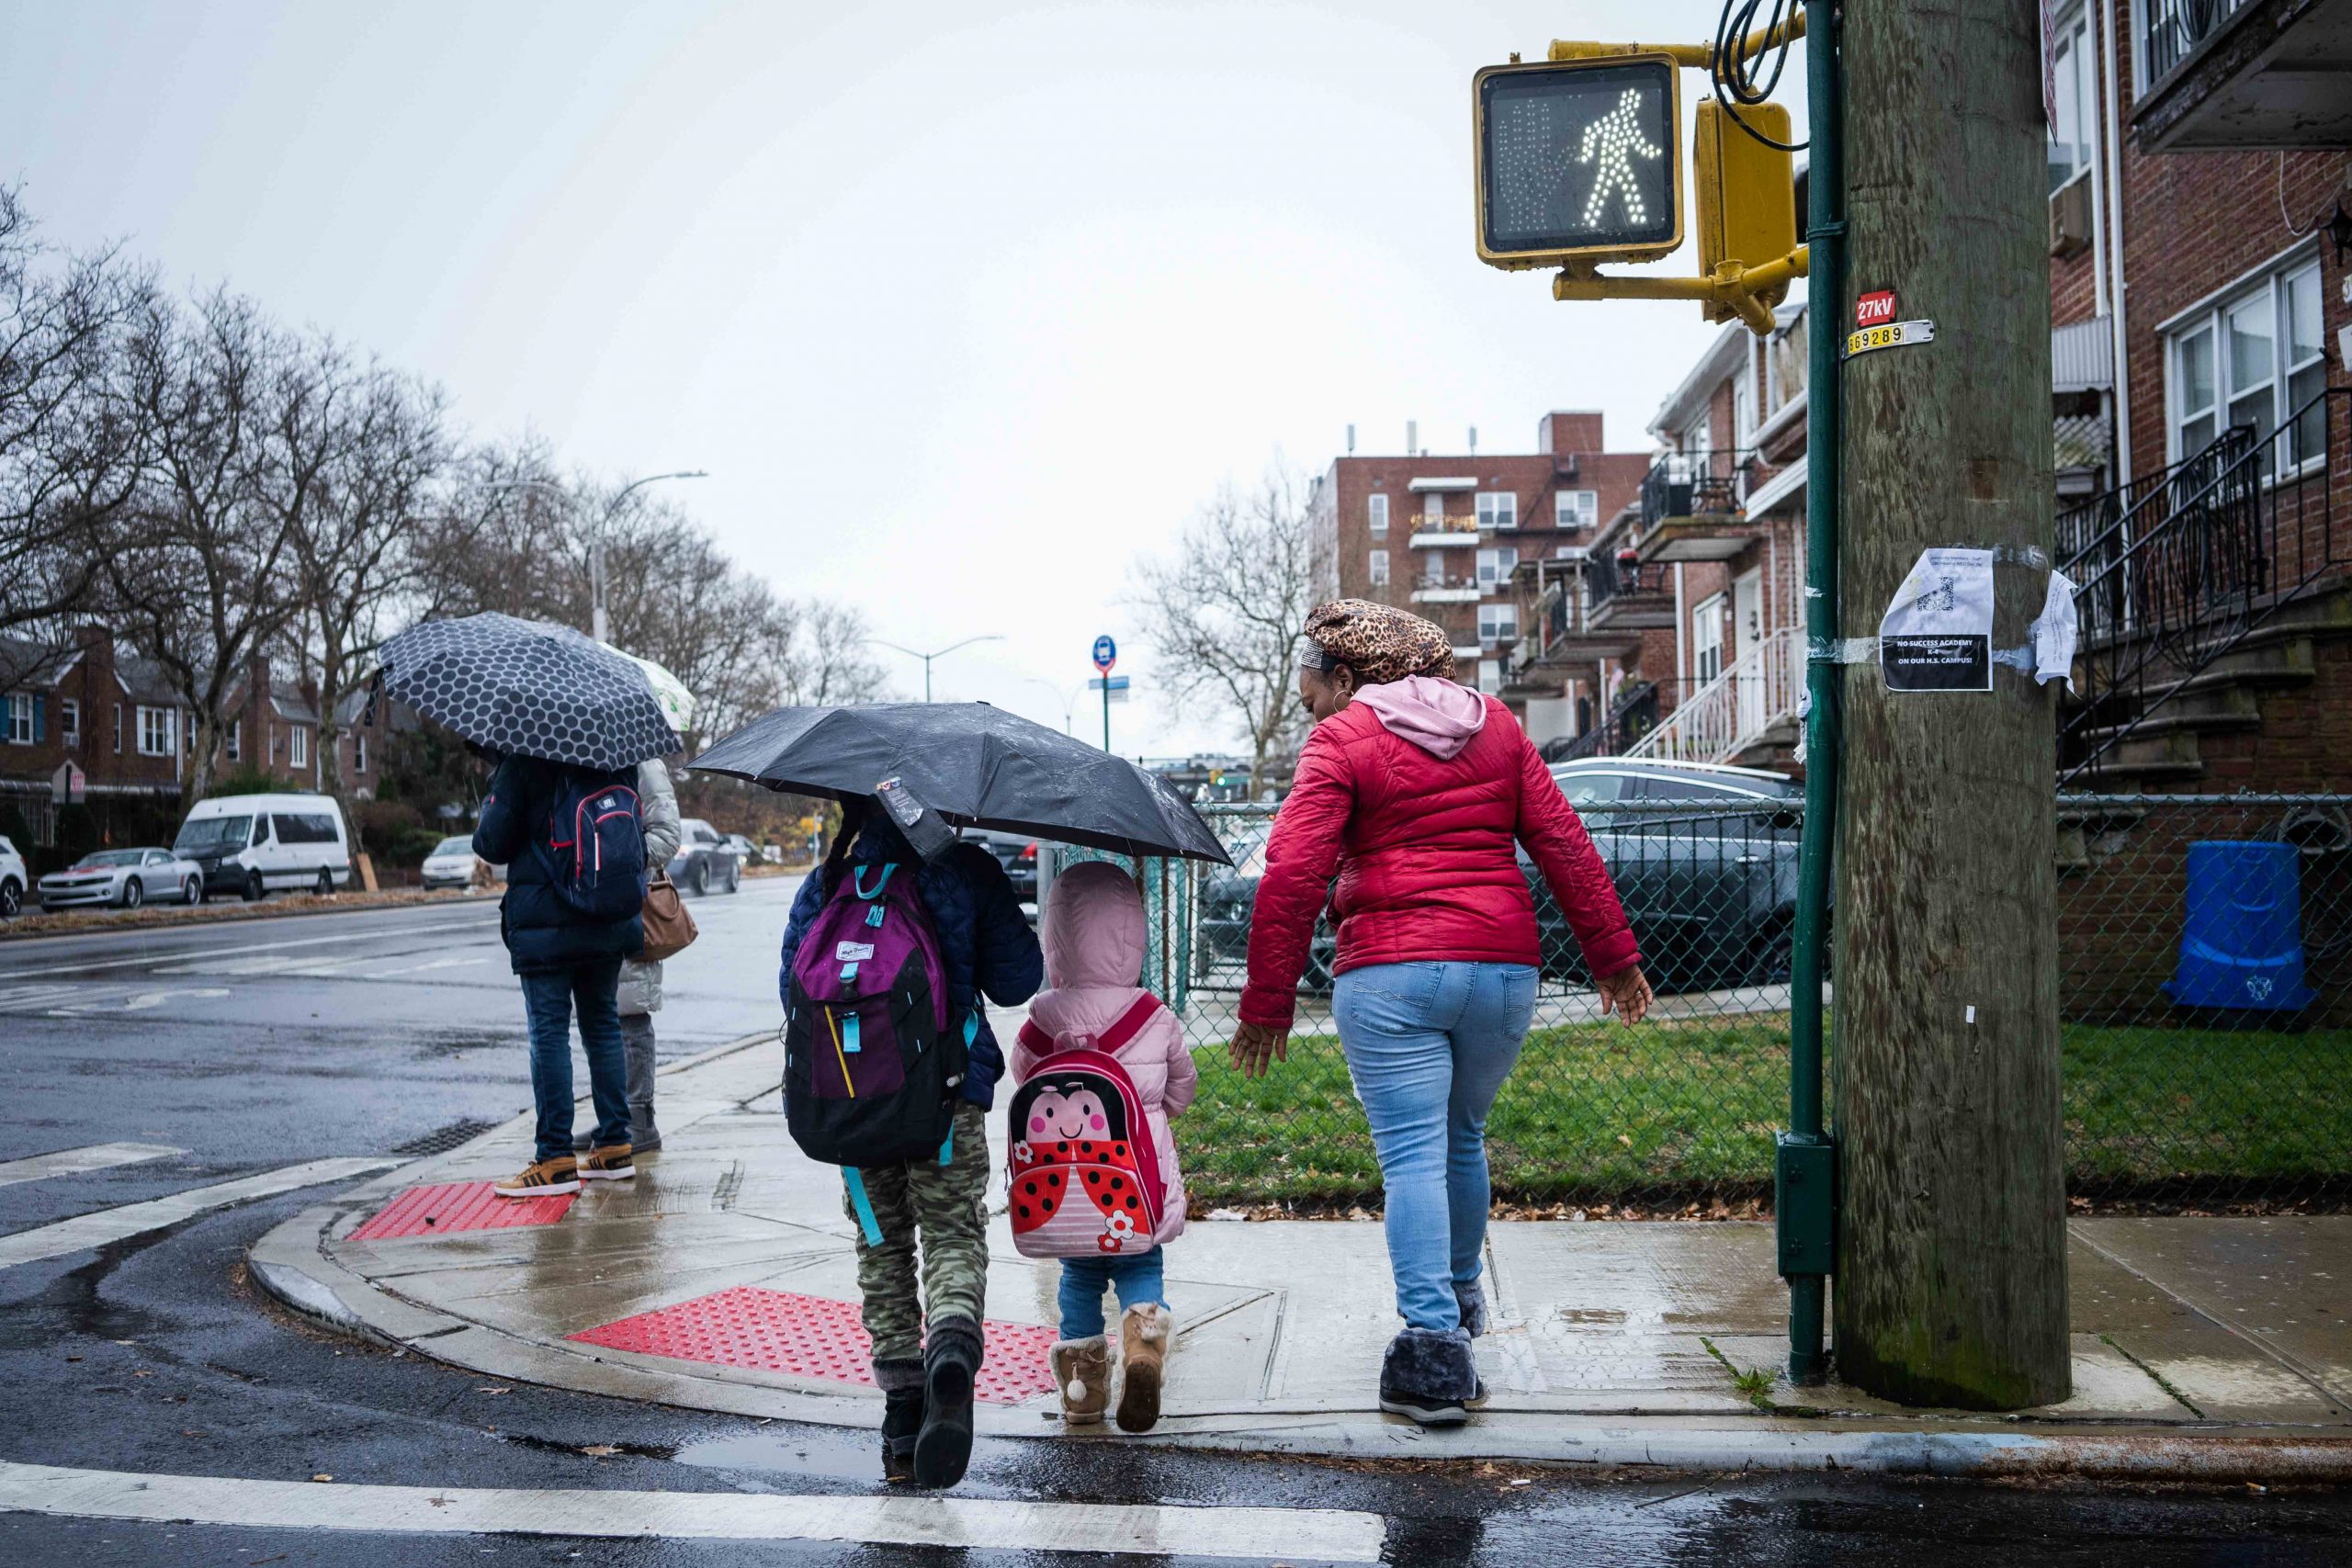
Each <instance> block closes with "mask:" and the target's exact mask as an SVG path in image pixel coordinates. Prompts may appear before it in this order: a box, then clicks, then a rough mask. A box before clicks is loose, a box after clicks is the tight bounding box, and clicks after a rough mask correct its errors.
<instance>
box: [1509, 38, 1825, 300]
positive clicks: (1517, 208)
mask: <svg viewBox="0 0 2352 1568" xmlns="http://www.w3.org/2000/svg"><path fill="white" fill-rule="evenodd" d="M1472 96H1473V98H1474V99H1475V101H1476V122H1477V123H1476V160H1477V181H1476V184H1477V198H1478V259H1479V260H1481V261H1483V262H1485V263H1487V265H1489V266H1499V267H1510V268H1514V269H1516V268H1524V267H1538V266H1565V265H1569V264H1570V263H1575V264H1577V265H1580V266H1586V267H1589V266H1592V265H1597V264H1599V263H1601V262H1644V261H1656V260H1657V258H1658V257H1660V256H1663V255H1665V254H1668V252H1670V251H1672V250H1673V249H1674V248H1675V247H1676V246H1678V245H1679V244H1680V243H1682V176H1681V168H1680V160H1679V158H1678V157H1677V156H1676V153H1677V151H1678V143H1679V141H1680V138H1679V136H1678V135H1677V134H1676V131H1677V129H1678V128H1679V126H1680V124H1681V107H1682V106H1681V83H1680V78H1679V72H1678V70H1677V67H1676V64H1675V60H1674V57H1673V56H1672V55H1670V54H1668V53H1665V52H1657V53H1630V54H1620V55H1613V56H1610V57H1606V58H1601V59H1593V60H1576V61H1565V62H1537V63H1534V64H1528V65H1489V66H1487V68H1486V69H1484V70H1482V71H1480V72H1479V73H1477V74H1476V76H1475V77H1474V78H1472ZM1781 119H1782V123H1783V124H1784V125H1785V123H1786V121H1787V116H1786V114H1785V113H1784V114H1783V115H1782V117H1781ZM1733 134H1734V135H1737V134H1738V132H1737V130H1736V129H1735V130H1733ZM1783 165H1784V167H1785V159H1784V160H1783ZM1785 248H1786V247H1783V249H1785ZM1775 254H1778V253H1775ZM1759 259H1760V258H1759Z"/></svg>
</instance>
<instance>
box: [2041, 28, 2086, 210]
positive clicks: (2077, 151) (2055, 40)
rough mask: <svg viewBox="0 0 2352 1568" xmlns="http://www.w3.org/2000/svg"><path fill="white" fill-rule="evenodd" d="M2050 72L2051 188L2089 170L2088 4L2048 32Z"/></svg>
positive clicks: (2052, 189)
mask: <svg viewBox="0 0 2352 1568" xmlns="http://www.w3.org/2000/svg"><path fill="white" fill-rule="evenodd" d="M2050 72H2051V83H2052V86H2054V87H2055V88H2056V89H2057V96H2056V97H2055V98H2053V99H2052V107H2053V108H2054V109H2055V111H2056V118H2054V119H2052V121H2051V125H2050V189H2051V193H2052V195H2055V194H2056V193H2057V191H2058V189H2059V187H2060V186H2068V185H2072V184H2073V183H2074V182H2075V180H2076V179H2078V178H2079V177H2081V176H2082V175H2087V174H2089V173H2090V172H2091V161H2092V158H2093V155H2094V149H2095V148H2096V146H2097V142H2096V141H2094V140H2093V134H2094V130H2095V128H2096V127H2097V125H2098V89H2097V87H2096V86H2094V85H2093V83H2094V81H2095V80H2096V79H2095V78H2094V77H2093V75H2092V73H2091V28H2090V8H2089V7H2088V6H2083V7H2081V8H2080V9H2078V10H2076V11H2075V14H2074V15H2073V16H2071V17H2066V18H2065V19H2064V20H2063V21H2061V22H2059V23H2058V24H2057V25H2056V26H2055V27H2053V28H2051V31H2050Z"/></svg>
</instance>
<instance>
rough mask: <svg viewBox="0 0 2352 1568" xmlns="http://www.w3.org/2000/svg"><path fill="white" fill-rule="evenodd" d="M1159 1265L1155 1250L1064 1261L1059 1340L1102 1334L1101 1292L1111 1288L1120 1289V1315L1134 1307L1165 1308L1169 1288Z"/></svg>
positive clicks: (1156, 1250)
mask: <svg viewBox="0 0 2352 1568" xmlns="http://www.w3.org/2000/svg"><path fill="white" fill-rule="evenodd" d="M1160 1262H1161V1260H1160V1254H1159V1248H1158V1247H1153V1248H1152V1249H1151V1250H1150V1251H1149V1252H1127V1253H1107V1254H1105V1255H1104V1256H1103V1257H1101V1258H1063V1259H1062V1298H1061V1307H1062V1337H1063V1338H1065V1339H1091V1338H1093V1337H1095V1336H1096V1335H1098V1334H1100V1333H1102V1332H1103V1291H1104V1289H1106V1288H1107V1287H1109V1286H1112V1285H1116V1286H1117V1287H1118V1288H1119V1310H1120V1311H1121V1312H1125V1311H1126V1310H1127V1309H1128V1308H1129V1307H1136V1306H1145V1305H1151V1306H1166V1305H1167V1304H1168V1295H1167V1290H1168V1287H1167V1283H1166V1281H1165V1280H1164V1279H1163V1278H1162V1274H1161V1268H1160Z"/></svg>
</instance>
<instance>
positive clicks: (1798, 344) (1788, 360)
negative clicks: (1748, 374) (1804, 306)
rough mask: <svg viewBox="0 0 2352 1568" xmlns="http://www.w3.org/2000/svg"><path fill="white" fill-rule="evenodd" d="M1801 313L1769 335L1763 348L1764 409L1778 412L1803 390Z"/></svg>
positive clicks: (1802, 317)
mask: <svg viewBox="0 0 2352 1568" xmlns="http://www.w3.org/2000/svg"><path fill="white" fill-rule="evenodd" d="M1804 327H1805V313H1804V311H1803V310H1800V311H1798V312H1797V315H1796V319H1795V320H1794V321H1791V322H1790V323H1789V324H1788V325H1787V326H1785V327H1782V328H1781V329H1780V330H1779V331H1778V332H1776V333H1773V334H1772V341H1771V342H1770V344H1767V345H1766V347H1765V350H1764V409H1765V412H1767V413H1778V412H1780V411H1781V410H1782V409H1783V408H1786V407H1787V406H1788V404H1789V400H1791V399H1792V398H1794V397H1795V396H1796V395H1797V394H1798V393H1799V392H1802V391H1804V373H1805V341H1804Z"/></svg>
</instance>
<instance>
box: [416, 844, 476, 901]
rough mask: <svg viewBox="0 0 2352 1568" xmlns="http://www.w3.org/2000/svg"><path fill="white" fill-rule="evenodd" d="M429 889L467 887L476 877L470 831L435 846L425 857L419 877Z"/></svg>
mask: <svg viewBox="0 0 2352 1568" xmlns="http://www.w3.org/2000/svg"><path fill="white" fill-rule="evenodd" d="M417 879H418V880H419V881H420V882H422V883H423V884H424V886H425V887H427V888H428V889H430V888H435V887H467V886H472V883H473V879H474V840H473V835H472V834H470V833H458V834H456V835H454V836H452V837H450V838H447V839H444V840H441V841H440V842H439V843H437V844H435V845H434V846H433V852H432V853H431V854H429V855H427V856H425V857H424V865H423V866H422V867H420V868H419V874H418V878H417Z"/></svg>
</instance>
